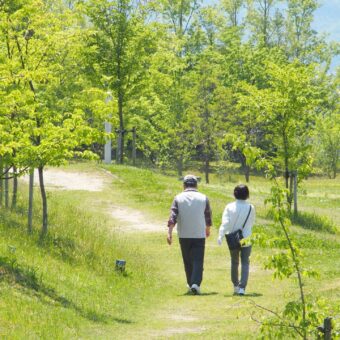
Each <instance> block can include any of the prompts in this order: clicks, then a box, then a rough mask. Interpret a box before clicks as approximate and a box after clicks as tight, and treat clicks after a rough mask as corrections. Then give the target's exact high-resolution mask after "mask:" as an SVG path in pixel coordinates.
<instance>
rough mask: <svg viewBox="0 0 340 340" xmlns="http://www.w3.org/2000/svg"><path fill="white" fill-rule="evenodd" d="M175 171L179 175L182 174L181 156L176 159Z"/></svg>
mask: <svg viewBox="0 0 340 340" xmlns="http://www.w3.org/2000/svg"><path fill="white" fill-rule="evenodd" d="M177 173H178V176H179V177H182V176H183V157H182V156H180V157H179V159H178V160H177Z"/></svg>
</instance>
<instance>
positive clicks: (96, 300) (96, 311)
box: [0, 163, 340, 339]
mask: <svg viewBox="0 0 340 340" xmlns="http://www.w3.org/2000/svg"><path fill="white" fill-rule="evenodd" d="M105 168H106V169H109V170H110V171H112V173H113V176H111V177H110V176H109V175H107V174H106V175H105V185H106V188H105V190H104V191H103V192H101V193H87V192H83V191H55V190H53V191H49V212H50V215H49V217H50V233H49V236H48V238H46V239H45V240H44V242H41V241H39V226H40V214H41V211H40V202H39V199H38V192H36V205H35V216H36V218H35V220H34V230H35V232H34V234H33V235H30V236H28V235H27V234H26V216H25V211H26V201H25V196H26V192H27V191H26V190H27V189H26V187H22V191H21V203H20V204H21V205H20V206H19V208H18V213H9V212H5V211H4V210H1V212H0V217H1V220H0V288H1V305H2V308H1V309H0V321H1V327H0V335H1V336H2V337H5V338H15V339H22V338H37V337H39V338H84V339H85V338H86V339H93V338H103V339H112V338H116V339H146V338H150V337H155V338H169V337H170V338H171V337H172V338H176V339H184V338H185V339H187V338H203V339H224V338H227V339H240V338H242V339H251V338H253V337H254V334H257V333H258V325H257V324H256V323H255V322H253V321H251V320H250V313H251V312H255V313H257V312H258V311H256V309H254V307H253V306H252V304H251V303H252V301H255V302H256V303H258V304H261V305H264V306H267V307H268V308H279V309H280V308H282V306H283V305H284V304H285V302H286V301H288V300H290V299H292V298H296V297H297V296H298V291H297V286H296V283H295V282H294V280H283V281H276V280H275V281H273V280H272V278H271V273H270V272H269V271H266V270H264V269H263V267H264V263H265V262H266V259H267V257H268V256H270V255H272V253H273V252H275V251H276V250H275V249H267V248H259V247H258V246H257V247H254V249H253V254H252V259H251V274H250V281H249V287H248V294H249V295H248V297H246V298H245V299H240V298H239V297H234V296H232V294H231V292H232V287H231V283H230V279H229V270H230V269H229V256H228V252H227V248H226V246H225V245H224V246H223V247H218V246H217V244H216V236H217V232H216V230H214V231H213V234H212V236H211V238H210V239H209V240H208V241H207V248H206V260H205V271H204V281H203V285H202V291H203V292H204V293H205V295H203V296H200V297H191V296H186V295H185V293H186V287H185V280H184V271H183V268H182V260H181V256H180V250H179V247H178V244H177V242H174V244H173V246H172V247H169V246H167V245H166V242H165V233H166V221H167V218H168V213H169V207H170V204H171V201H172V199H173V197H174V195H175V194H177V193H178V192H180V191H181V189H182V184H181V182H180V181H179V180H178V179H177V177H176V176H164V175H162V174H161V173H159V172H153V171H151V170H146V169H136V168H132V167H127V166H110V167H105ZM67 170H68V171H69V170H71V171H88V172H89V173H94V171H96V172H100V171H101V170H100V169H99V168H98V167H96V165H94V164H90V163H81V164H75V165H72V166H71V167H70V168H68V169H67ZM233 176H235V177H236V175H233ZM242 179H243V178H242V176H240V178H235V179H234V180H233V181H231V182H228V181H225V180H218V179H217V177H216V178H215V177H214V176H213V177H212V183H211V184H209V185H206V184H204V183H201V184H200V190H201V191H202V192H204V193H206V194H207V195H208V196H209V198H210V201H211V204H212V208H213V212H214V225H215V227H216V228H217V227H218V226H219V223H220V217H221V213H222V210H223V208H224V206H225V204H226V203H228V202H230V201H232V200H233V197H232V189H233V188H234V186H235V184H237V183H239V182H241V181H242ZM321 181H323V179H322V180H320V182H316V181H314V179H312V181H311V182H309V180H308V181H307V182H306V183H305V187H306V193H305V194H304V195H306V197H308V199H310V200H311V202H315V199H318V197H317V192H318V190H319V191H320V192H323V191H327V192H328V198H327V199H329V200H331V203H330V205H329V207H328V206H322V207H318V212H320V213H322V214H324V215H328V216H329V217H330V218H332V219H333V221H334V222H335V223H338V220H336V219H335V218H334V217H336V213H332V211H334V210H336V207H335V203H334V200H335V201H336V199H337V198H336V197H333V196H332V195H331V191H332V190H331V188H332V186H331V185H330V184H329V182H328V181H329V180H325V188H327V189H323V185H322V182H321ZM309 183H311V189H309V187H308V185H309ZM338 185H339V184H338V180H337V181H335V182H333V188H337V186H338ZM249 187H250V190H251V201H252V202H253V203H254V204H255V206H256V208H257V211H258V214H259V216H260V217H259V218H258V222H257V225H256V226H255V228H254V230H257V231H261V232H266V233H268V235H271V231H272V227H271V223H272V221H271V220H268V219H266V211H267V208H266V207H265V205H264V203H263V201H264V199H265V198H266V197H267V196H268V194H269V190H270V183H269V182H268V181H267V180H266V179H264V178H261V177H252V178H251V182H250V183H249ZM318 188H319V189H318ZM335 190H336V189H334V190H333V195H334V192H335ZM309 195H310V196H309ZM301 197H302V196H301ZM308 202H309V201H308V200H307V199H305V200H304V199H303V198H301V209H302V207H305V206H306V210H309V209H311V207H310V206H309V205H308ZM110 205H118V206H124V205H126V206H129V207H132V208H135V209H138V210H141V211H143V213H145V216H146V217H147V218H148V219H149V222H150V223H154V224H156V225H159V233H150V234H148V233H139V232H129V233H123V232H121V231H118V230H120V229H117V227H119V226H120V222H119V221H118V220H117V221H115V220H112V219H111V217H110V216H109V214H107V212H108V209H109V208H110ZM292 233H293V234H294V238H295V239H296V242H298V244H299V246H300V247H301V248H302V250H303V253H304V255H305V260H304V261H305V262H304V263H305V265H306V266H310V267H311V268H314V269H317V270H318V271H319V272H320V279H308V280H307V279H306V291H307V293H311V294H316V295H320V296H321V297H323V298H324V299H327V300H328V301H330V302H331V303H330V304H329V307H330V311H329V313H330V314H329V315H336V314H337V313H339V311H337V310H336V308H335V307H333V306H337V305H339V303H337V302H339V301H340V298H339V292H340V286H339V280H338V278H339V277H340V268H339V266H336V265H335V263H336V259H338V258H339V256H340V246H339V244H340V239H339V235H338V234H336V235H332V234H329V233H327V234H325V233H322V232H320V231H311V230H306V229H302V228H301V227H299V226H295V227H294V228H293V229H292ZM117 258H124V259H125V260H126V261H127V275H126V276H124V275H120V274H119V273H116V272H115V270H114V260H115V259H117ZM18 311H20V312H18ZM202 325H203V326H202Z"/></svg>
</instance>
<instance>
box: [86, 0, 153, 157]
mask: <svg viewBox="0 0 340 340" xmlns="http://www.w3.org/2000/svg"><path fill="white" fill-rule="evenodd" d="M84 9H85V14H86V15H87V16H88V17H89V18H90V20H91V22H92V23H93V25H94V27H93V28H90V29H89V32H88V33H87V38H86V39H87V43H88V53H87V54H88V63H90V64H89V68H90V69H91V71H92V73H93V74H94V75H95V77H96V79H97V81H96V82H95V84H94V85H95V86H97V87H99V88H100V89H102V90H110V91H111V92H112V95H113V99H114V101H116V105H115V107H117V116H118V122H119V125H118V126H117V129H118V134H119V137H120V138H119V139H118V144H119V145H118V153H119V155H118V161H119V163H123V160H124V146H125V143H124V138H125V134H126V132H127V125H128V120H129V117H130V116H131V112H130V111H131V110H130V109H131V108H132V107H136V103H137V102H138V101H139V99H140V98H141V93H142V90H143V89H144V87H145V78H146V77H147V72H148V68H149V61H148V58H149V57H150V55H152V54H153V53H154V35H153V33H152V30H151V28H150V27H149V26H147V24H146V19H147V15H148V11H147V10H146V8H145V7H144V6H142V4H141V3H140V2H134V1H130V0H116V1H108V0H96V1H88V2H86V3H85V6H84ZM85 53H86V52H85Z"/></svg>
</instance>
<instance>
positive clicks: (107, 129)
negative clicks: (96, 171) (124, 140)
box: [104, 92, 112, 164]
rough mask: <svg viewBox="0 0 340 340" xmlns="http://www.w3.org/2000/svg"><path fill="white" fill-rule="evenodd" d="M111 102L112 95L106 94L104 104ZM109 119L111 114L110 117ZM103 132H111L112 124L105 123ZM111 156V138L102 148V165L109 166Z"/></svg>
mask: <svg viewBox="0 0 340 340" xmlns="http://www.w3.org/2000/svg"><path fill="white" fill-rule="evenodd" d="M111 101H112V95H111V92H108V93H107V97H106V99H105V103H106V104H109V103H110V102H111ZM109 117H111V114H110V116H109ZM104 124H105V132H106V133H111V132H112V124H111V123H109V122H105V123H104ZM111 154H112V142H111V138H107V139H106V143H105V146H104V163H105V164H111V160H112V159H111Z"/></svg>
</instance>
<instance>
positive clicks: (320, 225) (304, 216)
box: [291, 212, 338, 234]
mask: <svg viewBox="0 0 340 340" xmlns="http://www.w3.org/2000/svg"><path fill="white" fill-rule="evenodd" d="M291 219H292V223H293V224H296V225H299V226H301V227H302V228H305V229H310V230H317V231H325V232H328V233H330V234H336V233H337V232H338V230H337V227H336V226H335V225H334V223H333V222H332V221H331V220H330V219H329V218H328V217H327V216H320V215H317V214H315V213H309V212H299V213H298V214H295V215H292V217H291Z"/></svg>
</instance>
